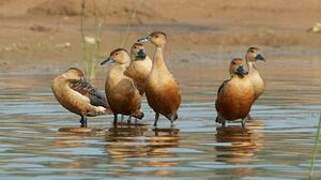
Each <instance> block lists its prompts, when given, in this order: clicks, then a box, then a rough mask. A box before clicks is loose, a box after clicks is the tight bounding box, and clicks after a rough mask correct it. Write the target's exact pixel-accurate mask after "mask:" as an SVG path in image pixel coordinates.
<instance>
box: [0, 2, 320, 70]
mask: <svg viewBox="0 0 321 180" xmlns="http://www.w3.org/2000/svg"><path fill="white" fill-rule="evenodd" d="M96 3H97V4H96V5H95V4H92V2H91V3H89V4H87V7H86V8H87V10H86V15H87V16H86V24H85V27H86V30H85V31H86V34H87V35H89V36H93V35H94V33H95V26H94V18H93V12H96V11H94V7H96V9H97V7H98V9H99V14H98V16H99V18H98V19H99V20H100V21H101V22H103V32H102V54H104V52H109V51H111V50H112V49H113V48H118V47H120V46H121V44H124V47H125V48H128V47H129V46H130V45H131V44H132V43H133V42H134V41H135V40H136V39H137V38H139V37H141V36H144V35H146V34H147V33H149V32H152V31H154V30H161V31H165V32H166V33H167V34H168V36H169V44H168V47H167V55H168V56H169V57H170V59H173V60H172V61H169V64H170V66H180V67H184V66H186V63H194V62H204V63H206V62H210V61H212V60H214V61H216V60H229V58H231V57H233V56H242V54H243V52H244V50H245V49H246V48H247V47H248V46H252V45H255V46H259V47H262V48H263V50H264V53H265V54H267V55H268V57H269V58H270V59H291V58H293V59H299V58H310V59H318V58H320V52H321V50H320V47H321V34H317V33H310V32H307V30H308V29H309V28H310V27H311V26H312V25H313V24H314V23H316V22H318V21H320V12H321V1H318V0H308V1H304V2H301V1H295V2H293V1H291V0H284V1H282V2H279V1H276V0H270V1H255V0H245V1H239V2H235V1H224V2H223V1H219V0H204V1H201V2H197V1H192V0H177V1H170V0H163V1H160V2H159V1H157V0H149V1H130V0H122V1H109V2H108V3H109V4H106V1H102V0H97V1H96ZM134 11H136V14H135V15H136V16H135V17H132V15H133V12H134ZM79 14H80V0H68V1H63V2H62V1H57V2H56V1H53V0H49V1H48V0H28V1H22V0H3V1H1V3H0V27H1V28H0V71H1V72H5V73H6V72H9V73H17V72H20V73H30V72H31V73H35V72H38V73H55V72H58V71H61V68H67V67H69V66H81V57H82V53H81V43H80V28H79V27H80V16H79ZM128 25H129V26H128ZM127 34H128V36H127ZM69 45H70V46H69ZM149 52H150V51H149ZM194 64H195V63H194ZM196 64H197V63H196ZM30 69H32V71H30Z"/></svg>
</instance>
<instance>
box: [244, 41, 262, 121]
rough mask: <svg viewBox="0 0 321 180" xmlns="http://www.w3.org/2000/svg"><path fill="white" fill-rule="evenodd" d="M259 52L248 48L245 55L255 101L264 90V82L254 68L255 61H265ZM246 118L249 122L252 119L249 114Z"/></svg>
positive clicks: (257, 49) (254, 48)
mask: <svg viewBox="0 0 321 180" xmlns="http://www.w3.org/2000/svg"><path fill="white" fill-rule="evenodd" d="M259 51H260V49H259V48H256V47H250V48H249V49H248V50H247V52H246V54H245V60H246V64H247V67H248V71H249V74H248V77H249V78H250V80H251V82H252V86H253V88H254V90H255V100H257V99H258V98H259V97H260V96H261V95H262V94H263V92H264V88H265V83H264V80H263V79H262V77H261V75H260V73H259V71H258V69H257V68H256V61H257V60H259V61H265V58H264V57H263V56H262V55H261V54H259ZM247 118H248V119H249V120H251V119H252V117H251V115H250V114H248V116H247Z"/></svg>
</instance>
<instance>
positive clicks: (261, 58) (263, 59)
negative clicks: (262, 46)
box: [255, 54, 265, 61]
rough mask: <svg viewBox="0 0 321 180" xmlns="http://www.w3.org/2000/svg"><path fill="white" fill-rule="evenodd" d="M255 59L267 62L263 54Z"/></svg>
mask: <svg viewBox="0 0 321 180" xmlns="http://www.w3.org/2000/svg"><path fill="white" fill-rule="evenodd" d="M255 59H256V60H260V61H265V58H264V57H263V56H262V55H261V54H258V55H256V56H255Z"/></svg>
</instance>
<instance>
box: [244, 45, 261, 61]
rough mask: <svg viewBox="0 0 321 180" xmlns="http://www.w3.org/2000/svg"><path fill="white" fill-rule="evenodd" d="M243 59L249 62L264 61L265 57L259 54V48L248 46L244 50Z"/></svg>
mask: <svg viewBox="0 0 321 180" xmlns="http://www.w3.org/2000/svg"><path fill="white" fill-rule="evenodd" d="M245 59H246V61H250V62H256V61H257V60H261V61H265V58H264V57H263V56H262V55H261V54H260V49H259V48H257V47H250V48H249V49H248V50H247V52H246V55H245Z"/></svg>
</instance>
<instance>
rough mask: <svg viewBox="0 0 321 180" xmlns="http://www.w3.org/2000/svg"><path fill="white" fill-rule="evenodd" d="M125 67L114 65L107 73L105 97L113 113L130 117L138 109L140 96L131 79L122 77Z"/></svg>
mask: <svg viewBox="0 0 321 180" xmlns="http://www.w3.org/2000/svg"><path fill="white" fill-rule="evenodd" d="M124 70H125V67H122V66H121V65H117V64H116V65H114V66H113V67H112V69H111V70H110V71H109V72H108V75H107V80H106V86H105V87H106V96H107V99H108V102H109V105H110V108H111V109H112V111H113V112H114V113H117V114H118V113H120V114H125V115H130V114H132V113H134V112H136V111H138V110H139V109H140V103H141V96H140V94H139V92H138V90H137V88H136V87H135V85H134V82H133V80H132V79H131V78H129V77H127V76H125V75H124Z"/></svg>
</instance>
